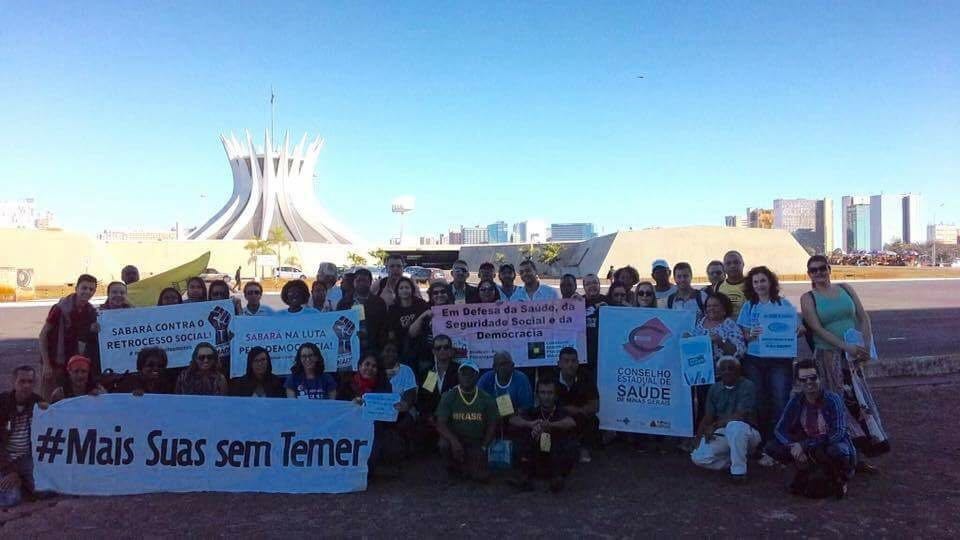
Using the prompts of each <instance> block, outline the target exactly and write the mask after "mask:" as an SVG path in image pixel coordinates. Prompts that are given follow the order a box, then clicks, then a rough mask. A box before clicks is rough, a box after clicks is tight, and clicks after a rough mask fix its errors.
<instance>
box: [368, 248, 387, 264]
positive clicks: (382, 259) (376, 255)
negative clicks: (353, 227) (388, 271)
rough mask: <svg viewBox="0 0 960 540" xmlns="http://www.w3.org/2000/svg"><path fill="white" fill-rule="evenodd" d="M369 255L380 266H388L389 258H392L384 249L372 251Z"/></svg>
mask: <svg viewBox="0 0 960 540" xmlns="http://www.w3.org/2000/svg"><path fill="white" fill-rule="evenodd" d="M367 255H370V257H371V258H373V260H374V261H377V262H378V263H379V264H381V265H383V264H387V257H389V256H390V253H388V252H387V250H385V249H383V248H377V249H371V250H370V251H368V252H367Z"/></svg>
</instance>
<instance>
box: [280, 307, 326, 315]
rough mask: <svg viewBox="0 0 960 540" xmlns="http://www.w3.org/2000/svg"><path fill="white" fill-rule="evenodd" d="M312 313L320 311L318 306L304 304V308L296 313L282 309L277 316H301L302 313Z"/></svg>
mask: <svg viewBox="0 0 960 540" xmlns="http://www.w3.org/2000/svg"><path fill="white" fill-rule="evenodd" d="M310 313H320V310H319V309H317V308H312V307H310V306H303V309H301V310H300V311H298V312H296V313H291V312H290V310H289V309H282V310H280V311H278V312H277V313H276V316H277V317H299V316H300V315H307V314H310Z"/></svg>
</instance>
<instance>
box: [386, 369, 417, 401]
mask: <svg viewBox="0 0 960 540" xmlns="http://www.w3.org/2000/svg"><path fill="white" fill-rule="evenodd" d="M398 367H399V371H397V372H396V374H394V376H393V377H390V386H391V387H393V393H394V394H400V395H403V393H404V392H406V391H407V390H410V389H411V388H416V387H417V377H416V376H415V375H414V374H413V370H412V369H410V366H408V365H406V364H400V365H399V366H398Z"/></svg>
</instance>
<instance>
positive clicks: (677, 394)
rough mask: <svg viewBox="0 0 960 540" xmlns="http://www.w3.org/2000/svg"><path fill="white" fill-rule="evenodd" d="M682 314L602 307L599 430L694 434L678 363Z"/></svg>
mask: <svg viewBox="0 0 960 540" xmlns="http://www.w3.org/2000/svg"><path fill="white" fill-rule="evenodd" d="M694 317H695V314H694V313H693V312H692V311H686V310H670V309H645V308H644V309H641V308H632V307H613V306H603V307H601V308H600V338H599V348H598V351H597V357H598V364H597V386H598V389H599V391H600V414H599V416H600V428H601V429H610V430H614V431H630V432H634V433H652V434H656V435H675V436H684V437H690V436H692V435H693V404H692V398H691V393H690V387H689V386H688V385H687V384H685V382H684V379H683V370H682V369H681V365H680V338H681V336H682V335H683V333H684V332H689V331H690V329H691V328H692V327H693V324H694Z"/></svg>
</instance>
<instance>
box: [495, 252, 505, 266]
mask: <svg viewBox="0 0 960 540" xmlns="http://www.w3.org/2000/svg"><path fill="white" fill-rule="evenodd" d="M493 262H495V263H497V265H498V266H499V265H501V264H503V263H505V262H507V256H506V255H504V254H503V253H500V252H497V253H494V254H493Z"/></svg>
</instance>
